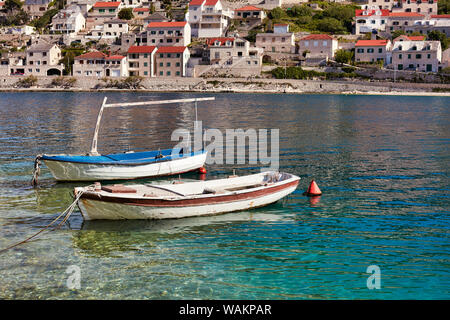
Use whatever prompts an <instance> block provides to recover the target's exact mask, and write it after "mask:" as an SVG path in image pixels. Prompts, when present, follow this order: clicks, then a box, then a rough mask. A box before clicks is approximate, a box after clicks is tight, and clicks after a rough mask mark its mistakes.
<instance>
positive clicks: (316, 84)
mask: <svg viewBox="0 0 450 320" xmlns="http://www.w3.org/2000/svg"><path fill="white" fill-rule="evenodd" d="M21 78H23V76H7V77H0V90H42V91H44V90H73V91H89V90H120V89H117V88H105V87H104V85H105V81H103V80H102V79H98V78H95V77H82V78H78V79H77V81H76V83H75V84H74V85H73V87H70V88H67V89H63V88H52V87H51V82H52V80H53V79H55V77H39V78H38V85H37V86H36V87H33V88H29V89H21V88H17V87H16V86H15V84H16V83H17V81H18V80H19V79H21ZM67 78H70V77H67ZM75 78H76V77H75ZM114 79H115V80H121V79H120V78H114ZM122 80H123V78H122ZM141 85H142V87H141V89H142V90H146V91H166V92H167V91H195V92H275V93H283V92H286V93H357V92H391V91H394V92H405V93H407V92H431V91H432V89H433V88H445V89H447V90H449V91H450V84H433V83H407V82H396V83H393V82H376V81H359V80H348V81H345V80H339V81H315V80H289V79H262V78H261V79H259V78H207V79H201V78H144V80H143V81H142V83H141Z"/></svg>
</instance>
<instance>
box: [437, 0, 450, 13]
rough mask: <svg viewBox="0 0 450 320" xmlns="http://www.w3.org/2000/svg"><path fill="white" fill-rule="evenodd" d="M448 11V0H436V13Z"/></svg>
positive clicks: (449, 8) (449, 4)
mask: <svg viewBox="0 0 450 320" xmlns="http://www.w3.org/2000/svg"><path fill="white" fill-rule="evenodd" d="M449 12H450V0H439V1H438V14H449Z"/></svg>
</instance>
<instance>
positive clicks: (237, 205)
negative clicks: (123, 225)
mask: <svg viewBox="0 0 450 320" xmlns="http://www.w3.org/2000/svg"><path fill="white" fill-rule="evenodd" d="M299 180H300V178H299V177H297V176H295V175H292V174H289V173H282V172H273V171H269V172H263V173H258V174H252V175H247V176H241V177H237V176H232V177H229V178H226V179H218V180H209V181H195V182H182V181H174V182H173V183H171V184H160V185H156V184H135V185H105V186H101V185H100V184H99V183H96V185H95V186H89V187H77V188H75V190H74V194H75V196H77V195H79V194H80V192H82V194H81V195H80V199H79V201H78V206H79V208H80V211H81V213H82V215H83V218H84V219H86V220H97V219H109V220H119V219H170V218H185V217H194V216H205V215H214V214H221V213H226V212H232V211H239V210H247V209H252V208H257V207H262V206H266V205H268V204H271V203H274V202H277V201H278V200H280V199H282V198H284V197H286V196H287V195H289V194H290V193H292V192H293V191H294V190H295V189H296V188H297V185H298V183H299Z"/></svg>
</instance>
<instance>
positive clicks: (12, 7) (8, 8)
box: [4, 0, 22, 12]
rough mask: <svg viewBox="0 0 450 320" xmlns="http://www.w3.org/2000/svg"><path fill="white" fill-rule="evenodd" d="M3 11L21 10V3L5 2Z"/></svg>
mask: <svg viewBox="0 0 450 320" xmlns="http://www.w3.org/2000/svg"><path fill="white" fill-rule="evenodd" d="M4 9H5V10H6V11H8V12H12V11H14V10H20V9H22V2H20V0H6V1H5V6H4Z"/></svg>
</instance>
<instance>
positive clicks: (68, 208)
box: [0, 190, 84, 254]
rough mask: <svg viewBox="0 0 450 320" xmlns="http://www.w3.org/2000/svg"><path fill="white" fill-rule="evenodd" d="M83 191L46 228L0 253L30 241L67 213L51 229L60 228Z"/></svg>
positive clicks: (1, 251)
mask: <svg viewBox="0 0 450 320" xmlns="http://www.w3.org/2000/svg"><path fill="white" fill-rule="evenodd" d="M83 193H84V191H83V190H82V191H80V192H78V193H77V195H76V197H75V200H74V201H73V202H72V203H71V204H70V206H68V207H67V209H66V210H64V211H63V212H62V213H61V214H60V215H59V216H57V217H56V218H55V219H53V221H52V222H50V223H49V224H48V225H46V226H45V227H44V228H42V229H41V230H39V231H38V232H36V233H35V234H33V235H31V236H30V237H28V238H26V239H25V240H22V241H20V242H17V243H15V244H13V245H10V246H9V247H7V248H5V249H1V250H0V254H1V253H3V252H5V251H7V250H9V249H12V248H14V247H17V246H18V245H21V244H24V243H26V242H28V241H30V240H31V239H33V238H35V237H36V236H37V235H39V234H41V233H42V232H44V231H45V230H47V229H48V228H50V226H52V225H53V224H54V223H55V222H56V221H58V220H59V219H60V218H61V217H63V216H64V215H65V216H64V219H63V220H62V221H61V222H60V223H59V224H58V225H57V226H56V227H55V228H53V229H52V230H50V231H53V230H56V229H58V228H60V227H61V226H62V225H63V224H64V223H65V222H66V221H67V219H69V217H70V215H71V214H72V212H73V210H74V209H75V206H76V204H77V202H78V200H80V198H81V196H82V195H83Z"/></svg>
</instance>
